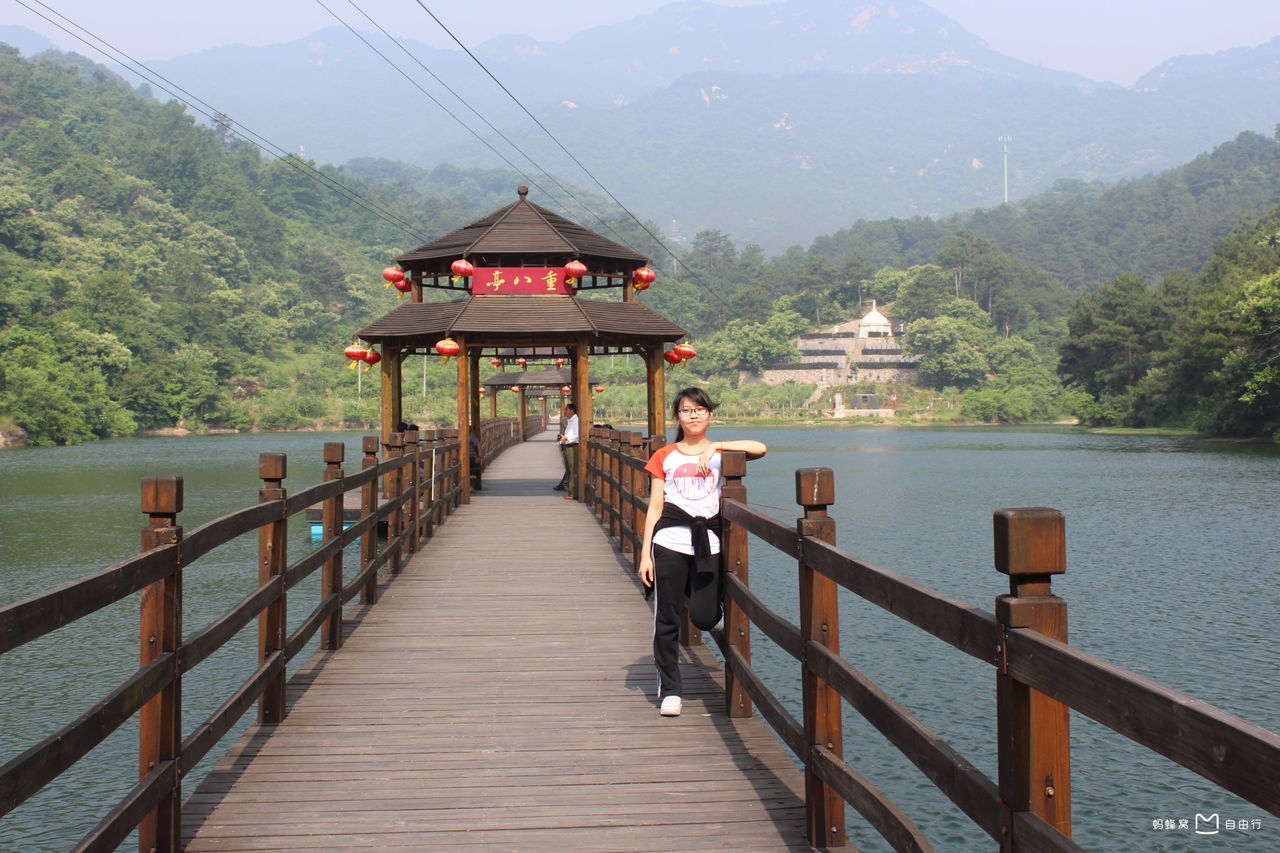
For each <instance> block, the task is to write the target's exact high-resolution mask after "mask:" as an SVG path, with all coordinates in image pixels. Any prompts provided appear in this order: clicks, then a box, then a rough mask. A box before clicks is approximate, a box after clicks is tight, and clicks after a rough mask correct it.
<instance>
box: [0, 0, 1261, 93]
mask: <svg viewBox="0 0 1280 853" xmlns="http://www.w3.org/2000/svg"><path fill="white" fill-rule="evenodd" d="M44 2H45V3H46V4H47V7H49V8H52V9H54V10H57V11H58V12H60V13H62V14H64V15H66V16H67V17H68V18H71V19H72V20H74V21H75V22H76V23H78V24H80V25H81V26H83V27H85V28H87V29H89V30H91V31H93V32H94V33H95V34H97V35H98V36H100V37H102V38H104V39H106V40H107V41H109V42H111V43H112V44H115V45H116V46H117V47H119V48H121V49H122V50H125V51H126V52H128V53H130V54H131V55H132V56H134V58H136V59H142V60H147V59H164V58H168V57H171V56H174V55H177V54H181V53H190V52H193V51H196V50H200V49H202V48H206V47H212V46H215V45H219V44H226V43H233V42H239V43H244V44H255V45H262V44H272V43H276V42H282V41H290V40H292V39H295V38H298V37H300V36H304V35H306V34H308V33H310V32H313V31H314V30H317V29H320V28H321V27H327V26H333V25H335V21H334V19H333V18H332V17H331V16H330V14H329V13H328V12H326V11H325V10H324V9H323V8H322V7H321V6H320V5H319V2H318V0H199V2H195V1H194V0H44ZM323 2H324V4H325V5H326V6H328V7H329V8H330V9H333V10H334V11H335V12H337V13H338V14H340V15H342V16H343V17H344V18H346V19H347V20H348V21H350V22H352V23H353V24H354V25H356V26H358V27H361V28H363V29H372V27H370V26H369V25H368V23H367V21H365V20H364V19H363V18H362V17H361V15H360V13H359V12H357V11H356V10H355V8H354V7H353V6H352V5H351V0H323ZM358 2H359V6H360V8H362V9H364V10H365V11H366V12H368V13H369V15H371V16H372V17H374V18H375V19H376V20H377V21H378V22H379V23H380V24H382V26H383V27H384V28H386V29H387V30H390V31H392V32H397V33H403V34H404V35H406V36H409V37H412V38H416V39H419V40H422V41H426V42H428V43H432V44H439V45H444V44H446V43H448V42H447V37H445V36H443V35H442V34H441V33H440V31H439V29H438V28H437V27H436V25H435V23H434V22H433V21H432V20H431V18H430V17H429V16H428V15H427V13H426V12H424V11H423V10H422V7H421V6H420V5H419V4H418V2H417V0H358ZM718 2H719V3H720V4H721V5H726V6H747V5H758V4H759V3H760V0H718ZM848 2H849V5H850V6H851V7H852V6H856V5H857V4H858V2H859V0H848ZM905 2H910V0H905ZM21 3H22V4H26V5H28V6H31V7H32V8H33V9H37V10H40V11H43V12H44V14H46V15H48V14H49V12H47V11H45V10H44V9H43V8H42V7H41V6H40V5H39V3H38V2H37V0H21ZM422 3H423V5H425V6H426V7H427V8H429V9H431V11H433V12H434V13H435V14H436V15H437V16H438V17H439V18H440V19H441V20H442V21H443V22H444V23H445V24H447V25H448V26H449V27H450V28H451V29H452V30H453V31H454V32H455V33H456V34H457V35H458V37H459V38H461V39H462V40H463V41H464V42H466V43H468V44H474V43H477V42H480V41H483V40H485V39H486V38H489V37H491V36H494V35H501V34H504V33H525V34H528V35H531V36H534V37H536V38H539V39H544V40H549V41H563V40H564V39H566V38H568V37H569V36H571V35H573V34H574V33H576V32H578V31H580V30H583V29H586V28H588V27H591V26H596V25H598V24H607V23H615V22H617V21H622V20H625V19H627V18H630V17H634V16H636V15H641V14H644V13H646V12H650V11H652V10H654V9H657V8H658V7H660V6H663V5H665V2H664V0H422ZM929 5H931V6H933V7H934V8H935V9H937V10H938V11H940V12H942V13H943V14H945V15H948V16H949V17H951V18H952V19H954V20H956V21H957V22H959V23H960V24H961V25H962V26H964V27H965V28H966V29H968V30H969V31H971V32H973V33H976V34H977V35H978V36H980V37H982V38H983V39H985V40H986V41H987V42H988V43H989V44H990V45H991V46H992V47H993V48H995V49H996V50H998V51H1000V52H1002V53H1005V54H1008V55H1010V56H1013V57H1016V58H1018V59H1022V60H1026V61H1028V62H1034V63H1036V64H1039V65H1045V66H1048V67H1051V68H1058V69H1062V70H1067V71H1075V72H1077V73H1079V74H1083V75H1085V76H1087V77H1091V78H1093V79H1095V80H1109V81H1112V82H1116V83H1121V84H1125V85H1128V84H1131V83H1133V82H1134V81H1135V80H1136V79H1137V78H1138V77H1139V76H1140V75H1142V74H1143V73H1145V72H1146V71H1149V70H1150V69H1151V68H1152V67H1154V66H1155V65H1157V64H1158V63H1160V62H1161V61H1163V60H1165V59H1168V58H1169V57H1171V56H1176V55H1179V54H1185V53H1213V52H1214V51H1218V50H1225V49H1227V48H1232V47H1241V46H1253V45H1258V44H1261V43H1263V42H1265V41H1269V40H1270V39H1271V38H1273V37H1274V36H1277V35H1280V0H932V2H930V3H929ZM0 9H3V10H4V13H5V14H3V15H0V23H7V24H18V25H21V26H25V27H28V28H30V29H33V30H36V31H37V32H40V33H42V34H44V35H45V36H47V37H48V38H49V39H50V40H52V41H54V42H55V43H56V44H58V45H59V46H60V47H63V48H65V49H69V50H76V51H77V52H79V53H84V54H86V55H90V56H92V53H91V52H90V51H88V49H86V48H84V47H83V46H82V45H80V44H79V43H78V42H76V41H75V40H74V39H72V38H71V37H69V36H67V35H65V34H64V33H62V32H61V31H59V30H57V29H56V28H55V27H53V26H52V25H50V24H49V23H47V22H46V21H44V20H41V19H40V18H39V17H37V16H36V15H35V14H33V13H32V12H30V11H28V10H27V9H26V8H23V5H20V3H19V0H0ZM50 17H53V16H52V15H50ZM449 44H451V43H449ZM93 58H95V59H97V58H98V57H96V56H93Z"/></svg>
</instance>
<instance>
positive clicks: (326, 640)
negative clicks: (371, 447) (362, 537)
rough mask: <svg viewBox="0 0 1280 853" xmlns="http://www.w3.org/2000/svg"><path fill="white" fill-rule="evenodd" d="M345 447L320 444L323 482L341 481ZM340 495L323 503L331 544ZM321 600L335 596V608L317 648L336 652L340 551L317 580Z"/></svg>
mask: <svg viewBox="0 0 1280 853" xmlns="http://www.w3.org/2000/svg"><path fill="white" fill-rule="evenodd" d="M346 451H347V447H346V445H344V444H343V443H342V442H341V441H326V442H325V443H324V481H325V482H326V483H331V482H333V481H335V480H341V479H342V477H343V473H342V460H343V459H345V458H346ZM343 503H344V495H340V494H339V495H334V496H333V497H331V498H329V499H328V500H326V501H325V502H324V509H323V512H322V515H323V517H324V521H323V524H324V538H325V541H326V542H332V541H333V540H334V539H337V538H338V537H339V536H341V535H342V505H343ZM320 589H321V598H322V599H327V598H330V597H337V600H338V609H337V610H336V611H335V612H334V613H332V614H331V615H330V616H329V618H327V619H326V620H325V622H324V627H323V628H322V629H321V632H320V648H322V649H338V648H341V647H342V603H341V602H342V552H341V551H338V552H337V553H335V554H334V555H333V557H331V558H330V559H329V560H327V561H326V562H325V564H324V571H323V573H322V575H321V580H320Z"/></svg>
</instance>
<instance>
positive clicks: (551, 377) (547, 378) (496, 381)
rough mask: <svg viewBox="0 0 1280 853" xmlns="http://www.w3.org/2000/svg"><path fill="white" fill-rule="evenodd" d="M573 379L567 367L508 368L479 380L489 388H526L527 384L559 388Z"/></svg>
mask: <svg viewBox="0 0 1280 853" xmlns="http://www.w3.org/2000/svg"><path fill="white" fill-rule="evenodd" d="M572 381H573V373H572V371H570V370H569V369H568V368H567V367H566V368H560V369H555V368H552V369H550V370H508V371H504V372H502V373H495V374H493V375H492V376H490V377H489V378H488V379H485V380H484V381H483V382H481V383H480V384H481V385H488V386H489V387H491V388H507V387H511V386H518V387H521V388H527V387H529V386H544V387H549V388H550V387H554V388H559V387H561V386H562V385H568V384H569V383H570V382H572Z"/></svg>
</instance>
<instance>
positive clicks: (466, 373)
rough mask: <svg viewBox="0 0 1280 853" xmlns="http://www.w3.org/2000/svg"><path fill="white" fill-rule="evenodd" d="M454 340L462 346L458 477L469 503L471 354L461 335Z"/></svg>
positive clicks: (462, 497) (463, 497)
mask: <svg viewBox="0 0 1280 853" xmlns="http://www.w3.org/2000/svg"><path fill="white" fill-rule="evenodd" d="M454 340H456V341H457V342H458V345H459V346H460V347H462V351H461V352H460V353H458V358H457V359H456V361H457V362H458V447H459V448H460V449H461V453H460V454H459V459H458V464H459V465H460V466H461V468H460V469H459V471H458V477H459V480H460V481H461V487H462V494H461V500H462V503H471V453H470V445H469V442H470V441H471V392H470V389H471V375H472V374H471V354H470V353H469V352H468V351H467V342H466V339H465V338H463V336H462V335H457V336H455V337H454Z"/></svg>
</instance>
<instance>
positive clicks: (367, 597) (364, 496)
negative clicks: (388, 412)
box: [360, 435, 378, 604]
mask: <svg viewBox="0 0 1280 853" xmlns="http://www.w3.org/2000/svg"><path fill="white" fill-rule="evenodd" d="M360 449H361V451H363V453H364V456H363V458H362V459H361V460H360V469H361V470H362V471H366V470H368V469H370V468H373V467H374V466H376V465H377V464H378V437H377V436H374V435H366V436H364V437H363V438H362V439H361V440H360ZM377 508H378V479H377V478H376V477H375V478H374V479H372V480H370V481H369V482H367V483H365V484H364V485H363V486H361V487H360V517H361V518H368V517H369V516H371V515H373V513H374V510H376V509H377ZM377 556H378V529H377V525H374V526H373V527H371V528H369V529H368V530H366V531H365V532H364V533H363V534H361V536H360V571H362V572H363V571H364V570H365V569H367V568H368V567H369V564H370V563H372V562H373V560H374V558H375V557H377ZM360 600H361V601H362V602H364V603H365V604H373V603H374V602H376V601H377V600H378V576H377V574H376V573H375V574H374V576H373V577H371V578H369V581H368V583H366V584H365V585H364V590H363V591H362V594H361V596H360Z"/></svg>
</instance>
